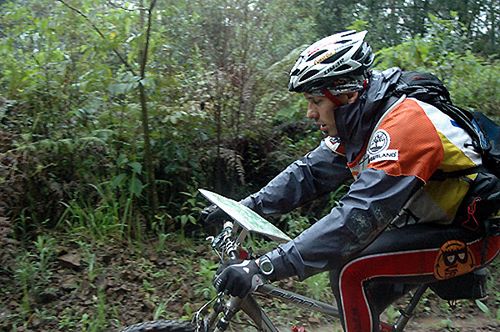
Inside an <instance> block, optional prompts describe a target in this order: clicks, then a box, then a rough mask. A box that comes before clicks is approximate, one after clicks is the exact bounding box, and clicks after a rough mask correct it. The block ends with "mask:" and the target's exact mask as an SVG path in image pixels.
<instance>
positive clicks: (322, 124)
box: [304, 93, 344, 136]
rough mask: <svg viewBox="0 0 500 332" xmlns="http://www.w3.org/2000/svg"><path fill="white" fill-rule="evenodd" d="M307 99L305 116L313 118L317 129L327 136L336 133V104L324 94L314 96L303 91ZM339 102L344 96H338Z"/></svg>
mask: <svg viewBox="0 0 500 332" xmlns="http://www.w3.org/2000/svg"><path fill="white" fill-rule="evenodd" d="M304 97H305V98H306V99H307V115H306V116H307V117H308V118H309V119H312V120H315V121H316V124H317V125H318V126H319V130H321V131H322V132H323V133H325V134H328V136H336V135H337V126H336V124H335V113H334V111H335V109H336V108H337V106H336V105H335V104H334V103H333V102H332V101H331V100H330V99H328V98H327V97H325V96H315V95H311V94H309V93H304ZM338 97H339V99H340V100H341V102H342V103H343V101H342V99H344V96H338Z"/></svg>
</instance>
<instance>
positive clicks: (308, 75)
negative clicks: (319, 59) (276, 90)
mask: <svg viewBox="0 0 500 332" xmlns="http://www.w3.org/2000/svg"><path fill="white" fill-rule="evenodd" d="M317 73H319V70H311V71H309V72H308V73H307V74H305V75H304V76H302V77H301V78H300V81H299V82H303V81H305V80H307V79H309V78H311V77H313V76H314V75H316V74H317Z"/></svg>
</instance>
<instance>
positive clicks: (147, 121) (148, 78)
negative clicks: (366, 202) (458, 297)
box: [0, 0, 500, 331]
mask: <svg viewBox="0 0 500 332" xmlns="http://www.w3.org/2000/svg"><path fill="white" fill-rule="evenodd" d="M499 10H500V5H499V4H498V2H497V1H493V0H476V1H466V0H462V1H451V2H450V1H444V0H425V1H408V0H404V1H403V0H384V1H367V0H360V1H350V2H344V3H342V2H338V1H330V0H310V1H307V2H306V1H298V0H292V1H290V0H287V1H285V0H273V1H268V0H233V1H227V0H203V1H202V0H190V1H187V0H178V1H173V2H172V1H171V2H168V1H155V0H149V1H148V0H134V1H121V0H111V1H108V0H107V1H96V0H58V1H53V0H37V1H32V0H10V1H9V0H0V73H1V75H0V180H1V183H2V185H1V186H0V248H2V250H1V251H0V283H1V284H2V287H1V289H0V298H1V299H2V301H0V330H4V329H5V330H12V331H16V330H17V331H22V330H24V331H27V330H30V329H35V330H37V329H38V330H43V329H44V328H45V327H44V326H49V327H50V328H52V329H60V330H74V329H77V330H82V331H101V330H104V329H106V328H110V327H117V326H121V324H123V323H125V322H129V323H130V322H131V321H133V318H134V317H132V316H127V315H122V314H119V313H120V312H121V311H123V308H120V307H119V306H118V304H116V303H119V301H122V302H123V301H124V300H123V299H124V298H125V294H126V296H127V297H133V298H135V299H136V300H137V301H139V300H138V298H141V300H140V301H141V303H142V305H143V306H144V307H143V309H141V310H144V312H146V313H147V314H145V315H154V316H156V317H164V316H166V315H173V314H179V315H187V314H188V313H189V312H190V310H193V308H194V307H195V306H194V304H195V303H194V301H195V300H200V299H201V297H203V296H205V295H206V294H207V292H210V289H211V288H210V285H209V284H206V281H207V280H209V279H210V278H206V277H207V275H208V274H209V273H211V269H210V265H209V263H208V262H210V258H209V257H207V258H206V259H207V260H206V263H203V264H202V268H201V269H200V270H199V272H198V273H200V274H199V275H194V276H193V278H192V280H195V281H200V282H201V281H203V280H204V281H205V284H203V283H201V284H199V285H197V286H196V288H195V289H194V290H192V292H194V293H190V292H191V291H188V290H187V288H188V286H186V285H185V283H183V282H182V280H180V279H177V278H180V276H183V275H186V273H187V272H186V271H185V270H183V269H184V266H191V265H192V264H199V262H198V261H195V262H191V261H188V259H190V258H188V257H191V258H192V257H196V255H198V254H199V252H197V250H201V249H199V247H198V242H197V241H198V240H199V239H200V238H201V237H202V236H201V233H202V232H203V231H202V229H201V227H200V225H198V224H197V218H198V213H199V211H200V210H201V208H203V207H204V206H205V204H206V202H205V201H204V200H203V199H201V198H200V197H199V196H198V195H197V188H208V189H212V190H214V191H217V192H220V193H222V194H225V195H226V196H230V197H234V198H241V197H244V196H245V195H247V194H249V193H251V192H253V191H255V190H257V189H259V188H260V187H261V186H263V185H264V184H265V183H266V182H267V181H268V180H269V179H271V178H272V177H273V176H274V175H275V174H276V173H277V172H279V171H280V170H281V169H282V168H283V167H285V166H286V165H287V164H288V163H290V162H291V161H293V160H295V158H297V157H298V156H300V155H303V154H304V153H305V152H307V151H308V150H310V149H311V148H312V147H314V146H315V145H316V144H317V143H318V142H319V139H320V135H319V134H318V133H317V132H315V131H314V130H313V129H311V128H310V127H309V126H308V124H307V123H306V122H304V121H303V117H304V114H303V110H304V106H305V105H304V101H302V99H301V98H300V96H295V95H291V94H289V93H288V92H287V75H288V71H289V69H290V68H291V66H292V64H293V62H294V61H295V59H296V56H297V54H298V52H300V51H301V50H302V49H303V45H305V44H308V43H310V42H311V41H314V40H316V39H318V38H320V37H322V36H326V35H328V34H331V33H333V32H335V31H338V30H343V29H346V28H353V29H368V30H369V35H368V38H369V41H370V43H371V44H372V45H373V47H374V48H375V49H376V50H377V51H378V52H377V68H380V69H383V68H386V67H389V66H400V67H402V68H405V69H425V70H430V71H432V72H434V73H435V74H437V75H438V76H439V77H441V78H442V79H443V80H444V81H445V82H446V83H447V84H448V86H449V87H450V89H451V92H452V96H453V98H454V101H455V102H456V103H457V104H459V105H462V106H467V107H473V108H477V109H480V110H482V111H484V112H486V113H488V114H489V115H491V116H493V117H497V119H498V118H500V110H499V106H498V105H499V104H500V103H499V100H498V98H499V97H498V95H499V94H498V93H497V92H498V91H497V89H498V86H499V84H498V83H499V77H500V75H499V71H500V69H499V68H500V67H499V63H498V35H499V25H498V22H497V20H498V12H499ZM464 82H467V84H464ZM336 195H338V193H335V194H334V195H332V197H327V198H325V199H324V200H323V201H321V202H316V203H314V205H309V206H306V207H304V208H303V209H302V210H300V211H298V212H294V213H293V214H289V215H286V216H283V217H282V218H280V219H277V220H276V221H275V222H276V223H277V224H278V225H280V226H282V227H283V228H287V227H288V229H287V230H288V231H289V232H290V233H291V234H297V233H298V232H300V230H301V229H303V228H304V227H307V225H308V223H309V222H310V221H311V220H314V218H318V217H319V216H321V214H322V213H324V212H325V211H327V210H328V209H329V206H331V202H333V201H335V199H336ZM327 203H328V204H327ZM287 225H289V226H287ZM193 241H194V242H193ZM105 245H109V246H110V248H107V247H105ZM108 251H111V252H115V251H116V257H112V255H111V254H109V253H107V252H108ZM120 251H124V252H126V253H127V254H128V256H127V255H125V254H120ZM167 252H176V253H178V254H179V258H175V257H174V258H172V257H171V256H168V255H166V254H165V253H167ZM184 254H185V255H184ZM75 255H76V256H75ZM193 255H194V256H193ZM144 257H147V258H144ZM162 257H163V258H162ZM162 259H163V261H162ZM183 259H185V260H186V261H181V260H183ZM162 269H167V270H168V269H170V272H169V273H168V275H164V274H162V273H166V272H162ZM131 271H133V272H131ZM139 271H140V272H139ZM190 276H191V275H190ZM321 278H322V277H318V279H311V281H309V282H310V283H311V285H312V286H311V288H312V289H315V290H313V292H317V291H318V290H317V288H318V287H321V288H324V285H325V279H321ZM138 280H140V282H141V284H140V286H137V282H138ZM4 283H5V284H6V285H7V286H6V287H3V285H4ZM120 284H123V285H124V286H123V287H125V288H123V287H122V288H120V287H121V286H119V285H120ZM58 285H60V287H58ZM126 287H130V289H126ZM136 287H138V288H136ZM306 288H307V287H306ZM16 289H17V290H19V292H20V293H22V294H18V293H17V291H16ZM160 290H163V291H160ZM61 292H63V293H64V294H65V295H64V296H63V297H64V298H65V300H66V301H67V303H68V306H67V308H66V307H65V308H62V307H58V306H55V305H51V304H53V303H54V301H55V299H56V298H58V297H61V296H62V295H61V294H62V293H61ZM169 292H170V293H169ZM186 292H187V294H189V296H188V298H189V302H186V303H183V304H182V306H181V307H178V303H177V302H176V301H177V299H178V298H179V297H178V296H177V295H176V294H181V293H182V294H183V295H185V294H186ZM200 294H201V295H202V296H200ZM191 295H192V297H191ZM181 298H182V297H181ZM498 298H499V297H498V294H496V295H495V299H496V301H498ZM4 299H8V301H3V300H4ZM495 299H494V300H493V302H495ZM142 301H144V302H142ZM174 302H175V304H174ZM81 303H84V305H80V304H81ZM132 303H133V302H132ZM488 304H490V303H488ZM172 308H175V309H172ZM73 309H74V310H73ZM483 309H484V308H483ZM490 310H493V309H490ZM130 312H131V315H132V312H134V313H137V311H133V310H131V311H130ZM495 314H496V317H497V320H498V313H492V312H490V313H489V315H490V316H492V317H494V316H495ZM57 317H58V318H57ZM148 317H149V316H148ZM150 318H152V317H150ZM36 324H38V325H36ZM44 324H46V325H44ZM54 324H55V325H54ZM56 325H57V326H56ZM36 326H38V327H36Z"/></svg>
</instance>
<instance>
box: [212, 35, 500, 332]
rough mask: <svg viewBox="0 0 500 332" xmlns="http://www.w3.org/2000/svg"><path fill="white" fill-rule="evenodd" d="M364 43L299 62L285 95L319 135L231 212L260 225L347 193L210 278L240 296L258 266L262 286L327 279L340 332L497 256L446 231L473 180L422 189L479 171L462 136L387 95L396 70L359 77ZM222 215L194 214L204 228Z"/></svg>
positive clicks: (366, 71)
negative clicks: (417, 287) (298, 98)
mask: <svg viewBox="0 0 500 332" xmlns="http://www.w3.org/2000/svg"><path fill="white" fill-rule="evenodd" d="M366 33H367V32H366V31H363V32H355V31H345V32H341V33H337V34H334V35H332V36H329V37H326V38H324V39H321V40H319V41H317V42H315V43H314V44H312V45H311V46H309V47H308V48H307V49H306V50H304V51H303V52H302V53H301V54H300V57H299V59H298V60H297V62H296V63H295V65H294V67H293V68H292V70H291V73H290V82H289V90H290V91H293V92H299V93H303V94H304V97H305V98H306V99H307V101H308V109H307V117H308V118H310V119H313V120H314V121H315V122H316V124H317V125H318V126H319V128H320V130H321V131H323V132H324V133H325V134H326V136H327V137H326V138H325V139H324V140H323V141H322V142H321V144H320V146H319V147H317V148H316V149H315V150H313V151H312V152H310V153H309V154H307V155H306V156H305V157H303V158H302V159H300V160H298V161H296V162H294V163H292V164H291V165H290V166H289V167H287V168H286V169H285V170H284V171H283V172H281V173H280V174H279V175H278V176H276V177H275V178H274V179H273V180H271V181H270V183H269V184H267V185H266V186H265V187H264V188H262V189H261V190H260V191H258V192H257V193H255V194H253V195H250V196H249V197H247V198H245V199H244V200H243V201H242V203H243V204H244V205H246V206H248V207H250V208H251V209H253V210H254V211H256V212H257V213H259V214H261V215H264V216H265V215H276V214H280V213H285V212H288V211H290V210H292V209H293V208H295V207H298V206H300V205H302V204H304V203H305V202H308V201H310V200H312V199H315V198H317V197H320V196H322V195H324V194H327V193H329V192H332V191H333V190H335V189H336V188H338V186H339V185H341V184H342V183H344V182H345V181H346V180H348V179H352V178H354V182H353V183H352V184H351V185H350V188H349V191H348V193H347V194H346V195H345V196H344V197H343V198H342V199H341V200H340V202H339V204H338V205H337V206H336V207H333V209H332V210H331V212H330V213H329V214H327V215H326V216H324V217H323V218H322V219H320V220H319V221H317V222H316V223H315V224H313V225H312V226H311V227H309V228H308V229H307V230H305V231H304V232H303V233H302V234H300V235H299V236H298V237H296V238H295V239H294V240H292V241H291V242H289V243H286V244H284V245H281V246H279V247H278V248H277V249H275V250H273V251H271V252H269V253H267V254H266V255H264V256H262V257H260V258H259V259H257V260H247V261H243V262H241V263H239V264H234V265H230V266H229V267H227V268H225V269H224V270H223V271H222V272H221V273H219V274H218V275H217V276H216V279H215V286H216V288H218V289H219V290H226V292H228V293H230V294H231V295H234V296H240V297H244V296H246V295H247V294H248V292H250V291H251V288H252V279H253V278H254V276H255V275H256V274H262V273H263V271H262V269H261V267H262V265H263V263H264V262H265V263H266V266H267V268H266V271H265V273H264V274H265V275H266V276H267V278H268V279H269V280H280V279H284V278H287V277H291V276H298V277H299V279H305V278H307V277H309V276H311V275H313V274H316V273H319V272H322V271H330V275H331V285H332V289H333V291H334V294H335V296H336V300H337V303H338V306H339V311H340V312H341V316H342V322H343V325H344V329H345V330H346V331H363V332H366V331H378V330H379V329H380V322H379V318H378V317H379V315H380V313H381V312H382V311H383V310H384V309H385V308H386V307H387V305H388V304H390V303H391V302H392V301H394V300H395V299H396V298H397V297H399V296H401V295H403V294H404V293H405V292H407V290H408V289H409V288H411V287H412V284H414V283H417V282H418V283H421V282H435V281H438V280H442V279H448V278H452V277H455V276H459V275H463V274H467V273H468V272H471V271H474V270H476V269H478V268H479V267H480V266H482V265H484V264H485V263H487V261H488V260H491V259H493V257H494V256H495V254H496V252H497V248H498V241H496V242H495V243H494V244H496V245H495V246H492V245H489V246H488V247H487V250H486V252H484V251H483V252H481V248H482V246H481V243H482V240H481V239H482V237H481V231H480V227H477V228H476V229H475V230H471V231H468V230H467V231H463V230H465V229H464V228H460V227H458V228H457V227H456V226H454V224H453V222H454V220H455V219H456V218H455V216H456V213H457V210H458V209H459V206H460V204H461V202H462V200H463V198H464V197H465V195H466V194H467V192H468V190H469V187H470V185H471V182H472V180H471V179H473V178H474V176H475V175H470V176H469V177H461V178H458V177H455V178H447V179H444V180H443V179H441V180H440V181H434V180H433V179H431V177H432V175H433V174H434V173H435V172H436V171H438V170H441V171H444V172H449V171H457V170H463V169H468V168H471V167H474V166H478V165H481V156H480V155H479V154H478V153H477V152H476V151H475V150H474V149H473V148H472V144H471V143H472V140H471V138H470V137H469V136H468V135H467V134H466V132H465V131H464V130H463V129H461V128H460V127H459V126H457V125H456V124H455V123H454V122H453V121H451V119H450V118H449V117H448V116H447V115H445V114H444V113H443V112H441V111H439V110H438V109H437V108H435V107H434V106H432V105H430V104H427V103H424V102H422V101H419V100H417V99H414V98H407V97H406V96H402V97H401V98H399V99H398V98H394V97H390V92H391V91H392V89H393V88H394V86H395V84H396V83H397V82H398V79H399V78H400V76H401V74H402V71H401V70H400V69H398V68H391V69H388V70H385V71H381V72H378V71H373V70H371V69H370V67H371V66H372V64H373V58H374V55H373V53H372V50H371V48H370V46H369V45H368V44H367V42H366V41H365V40H364V38H365V35H366ZM222 214H223V212H222V211H220V210H215V211H214V210H213V209H208V210H207V211H205V213H204V215H205V220H206V222H212V221H214V220H216V219H218V218H219V217H221V215H222ZM472 217H474V216H472ZM424 223H425V224H426V225H429V224H432V225H438V224H439V225H441V227H437V226H433V227H429V226H425V225H423V224H424ZM457 229H458V230H457ZM490 244H491V243H490ZM269 266H271V268H269Z"/></svg>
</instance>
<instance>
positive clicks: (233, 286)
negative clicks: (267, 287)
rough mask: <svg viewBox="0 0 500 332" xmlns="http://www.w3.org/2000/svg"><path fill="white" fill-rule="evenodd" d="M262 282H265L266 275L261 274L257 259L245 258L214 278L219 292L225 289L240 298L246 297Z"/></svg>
mask: <svg viewBox="0 0 500 332" xmlns="http://www.w3.org/2000/svg"><path fill="white" fill-rule="evenodd" d="M262 284H264V277H263V276H262V275H261V274H260V269H259V267H258V266H257V264H256V263H255V260H245V261H242V262H241V263H238V264H234V265H230V266H228V267H226V268H225V269H224V270H223V271H222V272H221V273H220V274H218V275H216V276H215V279H214V286H215V289H217V291H218V292H223V291H225V292H226V293H228V294H230V295H232V296H238V297H240V298H244V297H245V296H247V295H248V293H250V292H253V291H254V290H255V289H257V287H258V286H260V285H262Z"/></svg>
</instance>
